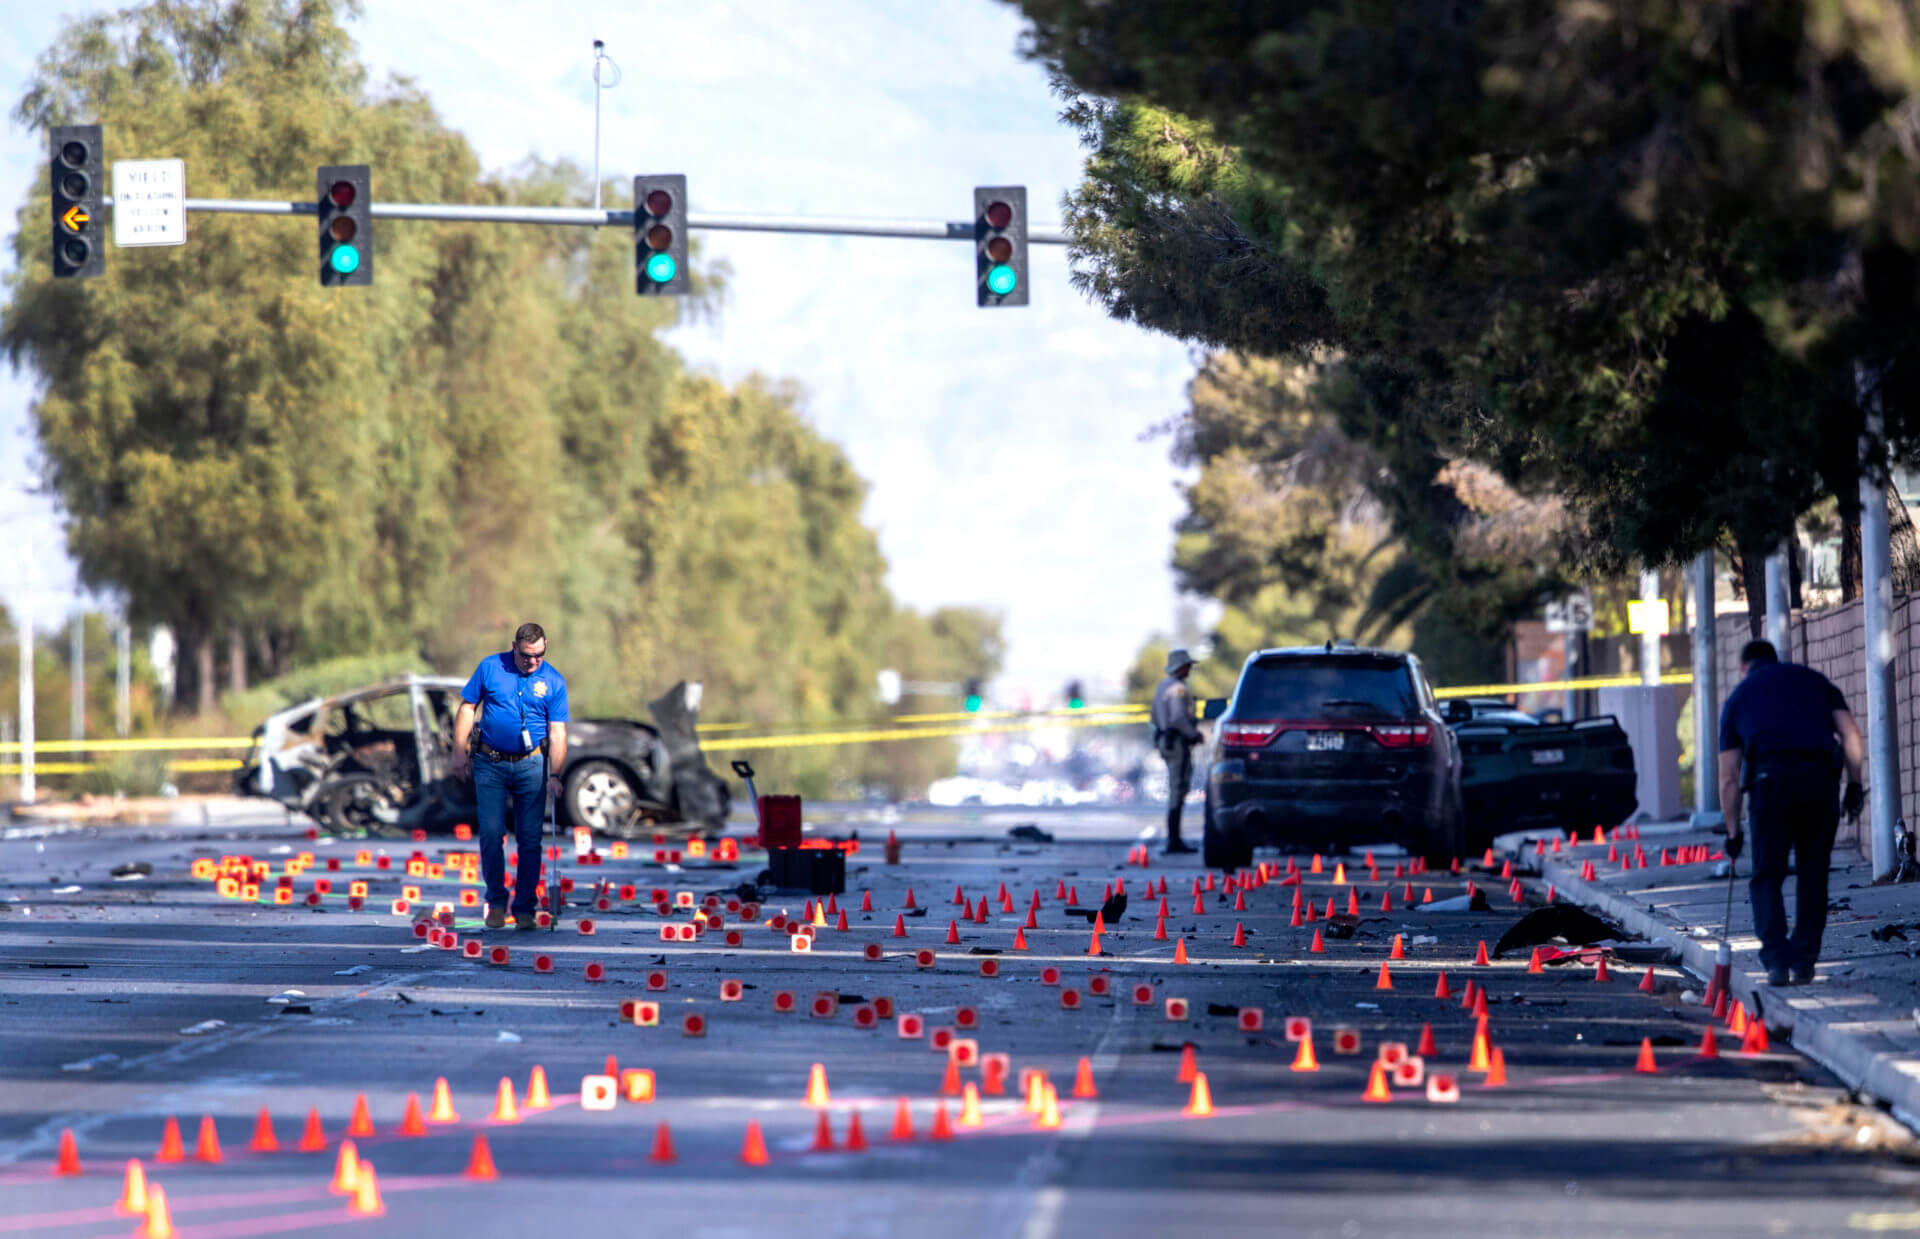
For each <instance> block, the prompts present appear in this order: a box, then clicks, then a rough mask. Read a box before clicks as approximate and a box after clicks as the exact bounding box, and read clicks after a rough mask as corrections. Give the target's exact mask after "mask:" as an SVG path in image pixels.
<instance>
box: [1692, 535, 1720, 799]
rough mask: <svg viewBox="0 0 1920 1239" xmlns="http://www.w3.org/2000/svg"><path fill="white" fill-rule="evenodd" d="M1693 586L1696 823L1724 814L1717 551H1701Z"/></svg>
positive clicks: (1694, 789) (1695, 557)
mask: <svg viewBox="0 0 1920 1239" xmlns="http://www.w3.org/2000/svg"><path fill="white" fill-rule="evenodd" d="M1689 575H1690V576H1691V577H1692V581H1691V584H1692V586H1693V824H1694V825H1695V826H1711V825H1715V824H1717V823H1718V822H1720V821H1721V816H1720V661H1719V656H1718V652H1717V648H1718V643H1717V642H1716V640H1715V635H1716V632H1715V627H1714V595H1713V591H1714V570H1713V552H1712V551H1701V552H1700V553H1699V554H1698V555H1695V556H1694V557H1693V564H1692V565H1691V567H1690V569H1689Z"/></svg>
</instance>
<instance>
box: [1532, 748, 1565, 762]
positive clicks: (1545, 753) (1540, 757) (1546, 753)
mask: <svg viewBox="0 0 1920 1239" xmlns="http://www.w3.org/2000/svg"><path fill="white" fill-rule="evenodd" d="M1565 760H1567V751H1566V750H1565V749H1535V750H1534V751H1533V764H1534V765H1536V766H1557V765H1559V764H1560V763H1561V762H1563V761H1565Z"/></svg>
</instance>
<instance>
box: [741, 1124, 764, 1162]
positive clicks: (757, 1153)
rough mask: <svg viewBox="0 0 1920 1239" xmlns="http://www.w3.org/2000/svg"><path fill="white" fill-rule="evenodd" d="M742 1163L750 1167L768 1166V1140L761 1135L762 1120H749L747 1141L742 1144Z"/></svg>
mask: <svg viewBox="0 0 1920 1239" xmlns="http://www.w3.org/2000/svg"><path fill="white" fill-rule="evenodd" d="M740 1161H741V1162H742V1163H743V1164H745V1165H748V1166H764V1165H766V1164H767V1138H766V1137H765V1136H763V1135H761V1134H760V1120H758V1119H748V1120H747V1135H746V1139H744V1140H742V1141H741V1142H740Z"/></svg>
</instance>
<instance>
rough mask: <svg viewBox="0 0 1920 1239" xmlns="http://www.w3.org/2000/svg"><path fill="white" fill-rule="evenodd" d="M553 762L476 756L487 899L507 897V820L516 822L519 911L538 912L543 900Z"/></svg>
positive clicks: (517, 914) (495, 901)
mask: <svg viewBox="0 0 1920 1239" xmlns="http://www.w3.org/2000/svg"><path fill="white" fill-rule="evenodd" d="M546 776H547V763H546V760H545V758H544V757H543V756H541V755H538V754H536V755H534V756H532V757H523V758H521V759H520V760H519V761H495V760H494V759H493V758H491V757H488V756H486V755H485V754H483V753H476V754H474V758H473V794H474V799H475V800H476V801H477V802H478V806H479V810H480V811H479V818H480V873H481V876H483V877H484V878H485V879H486V882H487V904H488V906H489V907H496V908H497V907H500V906H502V905H504V904H505V903H506V902H507V856H506V850H505V848H504V847H503V846H502V844H503V843H504V841H505V839H506V837H507V823H508V822H512V823H513V842H514V847H515V848H516V849H518V851H519V862H518V864H517V865H516V866H515V870H514V887H513V915H514V918H515V919H516V920H518V919H521V918H523V917H531V916H532V915H533V910H534V906H535V905H536V904H537V903H539V901H540V855H541V850H542V848H541V844H542V842H543V841H542V839H541V831H542V819H544V818H545V817H546V807H547V777H546Z"/></svg>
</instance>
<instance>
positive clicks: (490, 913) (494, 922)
mask: <svg viewBox="0 0 1920 1239" xmlns="http://www.w3.org/2000/svg"><path fill="white" fill-rule="evenodd" d="M506 927H507V910H506V909H505V908H502V907H499V906H498V905H494V906H491V907H489V908H488V909H487V928H488V929H505V928H506Z"/></svg>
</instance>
